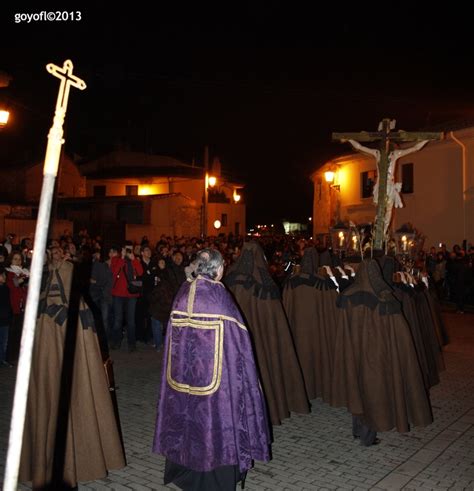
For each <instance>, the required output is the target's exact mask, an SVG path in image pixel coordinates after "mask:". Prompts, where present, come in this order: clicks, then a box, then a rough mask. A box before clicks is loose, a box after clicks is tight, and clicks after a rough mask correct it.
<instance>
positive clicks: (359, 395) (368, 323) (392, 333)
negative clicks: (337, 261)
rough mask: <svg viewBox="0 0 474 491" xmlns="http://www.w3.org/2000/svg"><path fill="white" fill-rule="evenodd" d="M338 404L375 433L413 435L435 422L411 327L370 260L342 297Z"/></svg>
mask: <svg viewBox="0 0 474 491" xmlns="http://www.w3.org/2000/svg"><path fill="white" fill-rule="evenodd" d="M338 306H339V307H340V312H339V314H340V315H339V316H338V322H337V328H336V350H335V360H334V371H333V384H332V400H331V404H332V405H334V406H345V407H347V408H348V410H349V411H350V412H351V413H352V414H353V415H354V416H357V417H359V418H360V419H361V420H362V422H363V423H364V424H365V425H367V426H368V427H370V428H372V429H373V430H375V431H388V430H391V429H392V428H396V429H397V431H400V432H406V431H409V428H410V425H414V426H426V425H428V424H430V423H431V422H432V421H433V417H432V413H431V406H430V401H429V396H428V392H427V390H426V389H425V385H424V381H423V376H422V373H421V369H420V366H419V363H418V359H417V355H416V352H415V347H414V345H413V339H412V336H411V332H410V328H409V327H408V324H407V322H406V320H405V318H404V317H403V315H402V312H401V306H400V303H399V301H398V300H397V299H396V298H395V297H394V295H393V293H392V291H391V288H390V287H389V286H388V285H387V284H386V283H385V281H384V280H383V277H382V272H381V270H380V267H379V265H378V263H377V262H376V261H375V260H373V259H368V260H364V261H363V262H362V263H361V264H360V266H359V268H358V270H357V275H356V278H355V281H354V283H353V284H352V285H351V286H349V287H348V288H347V289H346V290H345V291H344V292H342V293H341V295H340V296H339V299H338Z"/></svg>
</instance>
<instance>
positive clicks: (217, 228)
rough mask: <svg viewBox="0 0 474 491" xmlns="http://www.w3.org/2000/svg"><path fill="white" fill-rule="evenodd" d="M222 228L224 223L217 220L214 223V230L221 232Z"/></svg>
mask: <svg viewBox="0 0 474 491" xmlns="http://www.w3.org/2000/svg"><path fill="white" fill-rule="evenodd" d="M221 226H222V223H221V221H220V220H215V221H214V228H215V229H216V230H219V229H220V228H221Z"/></svg>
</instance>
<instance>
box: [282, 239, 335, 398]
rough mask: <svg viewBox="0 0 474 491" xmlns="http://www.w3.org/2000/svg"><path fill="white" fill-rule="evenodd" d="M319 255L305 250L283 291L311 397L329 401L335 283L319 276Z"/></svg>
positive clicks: (313, 251) (312, 249)
mask: <svg viewBox="0 0 474 491" xmlns="http://www.w3.org/2000/svg"><path fill="white" fill-rule="evenodd" d="M318 266H319V258H318V253H317V252H316V249H315V248H314V247H310V248H307V249H305V251H304V255H303V259H302V261H301V269H300V271H299V272H298V273H297V274H295V275H294V276H292V277H291V278H289V279H288V280H287V282H286V284H285V288H284V290H283V306H284V307H285V310H286V313H287V316H288V321H289V323H290V328H291V332H292V334H293V339H294V341H295V347H296V353H297V355H298V359H299V361H300V364H301V369H302V371H303V378H304V382H305V386H306V391H307V393H308V397H309V399H310V400H312V399H316V398H317V397H321V398H322V399H323V400H325V401H327V402H329V401H330V396H331V382H332V369H333V362H334V341H335V337H334V334H335V332H336V331H335V323H336V313H337V306H336V299H337V291H336V285H335V284H334V283H333V282H332V281H331V279H330V278H328V277H323V276H320V275H318V274H317V273H318Z"/></svg>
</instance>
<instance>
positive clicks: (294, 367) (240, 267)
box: [224, 242, 309, 425]
mask: <svg viewBox="0 0 474 491" xmlns="http://www.w3.org/2000/svg"><path fill="white" fill-rule="evenodd" d="M224 283H225V284H226V285H227V286H228V288H229V289H230V291H231V292H232V293H233V295H234V297H235V299H236V301H237V304H238V305H239V307H240V309H241V311H242V313H243V315H244V317H245V319H246V321H247V322H246V324H247V325H248V327H249V332H250V334H251V336H252V339H253V343H254V347H255V353H256V359H257V365H258V369H259V372H260V377H261V380H262V385H263V392H264V394H265V398H266V402H267V406H268V411H269V415H270V420H271V422H272V424H274V425H279V424H281V420H283V419H285V418H288V417H289V416H290V411H294V412H296V413H308V412H309V403H308V399H307V396H306V392H305V388H304V382H303V376H302V373H301V368H300V365H299V363H298V359H297V356H296V351H295V347H294V344H293V339H292V337H291V333H290V328H289V326H288V320H287V318H286V315H285V311H284V309H283V305H282V302H281V295H280V292H279V290H278V287H277V285H276V284H275V282H274V281H273V280H272V278H271V276H270V274H269V272H268V268H267V263H266V261H265V256H264V254H263V250H262V248H261V247H260V246H259V245H258V244H257V243H256V242H246V243H245V244H244V246H243V248H242V252H241V254H240V256H239V258H238V259H237V261H236V262H235V263H234V264H233V265H232V267H231V268H230V269H229V272H228V273H227V275H226V278H225V280H224Z"/></svg>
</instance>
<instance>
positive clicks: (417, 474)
mask: <svg viewBox="0 0 474 491" xmlns="http://www.w3.org/2000/svg"><path fill="white" fill-rule="evenodd" d="M444 315H445V319H446V322H447V325H448V330H449V333H450V336H451V338H452V339H451V344H450V345H449V346H447V347H446V350H445V360H446V366H447V370H446V371H445V372H443V373H442V378H441V384H440V385H438V386H437V387H435V388H433V389H432V393H431V395H432V397H431V400H432V405H433V412H434V419H435V421H434V423H433V424H432V425H431V426H429V427H428V428H424V429H414V430H413V431H412V432H410V433H408V434H399V433H396V432H388V433H382V434H379V437H380V438H381V443H380V444H379V445H377V446H374V447H370V448H364V447H361V446H359V444H358V442H356V441H354V440H353V438H352V433H351V417H350V415H349V414H348V413H347V411H346V410H344V409H339V410H337V409H333V408H331V407H329V406H327V405H325V404H323V403H321V402H320V401H313V407H312V412H311V414H310V415H305V416H297V415H294V416H293V417H292V418H290V419H289V420H285V423H284V424H283V425H282V426H280V427H275V428H274V429H273V432H274V444H273V447H272V448H273V459H272V460H271V462H270V463H268V464H262V463H256V465H255V468H254V469H253V470H252V471H251V472H249V474H248V477H247V481H246V486H245V489H247V490H248V491H252V490H271V491H278V490H356V491H359V490H366V489H373V490H382V489H406V490H425V489H433V490H441V489H452V490H463V489H464V490H474V315H473V314H465V315H459V314H454V313H445V314H444ZM160 356H161V355H159V354H157V353H156V352H155V351H154V350H153V349H151V348H150V347H146V346H143V345H142V346H140V347H139V351H138V352H137V353H132V354H128V353H126V352H119V353H117V352H114V360H115V376H116V381H117V385H118V390H117V397H118V403H119V408H120V416H121V424H122V429H123V435H124V440H125V448H126V452H127V460H128V466H127V467H126V468H124V469H122V470H120V471H116V472H111V473H110V475H109V476H108V477H107V478H105V479H102V480H99V481H95V482H91V483H82V484H81V485H80V486H79V489H80V490H109V489H114V490H117V491H119V490H130V489H133V490H137V491H145V490H157V489H177V488H175V487H174V486H169V487H166V486H163V485H162V482H163V466H164V460H163V458H161V457H160V456H157V455H154V454H152V453H151V445H152V439H153V431H154V422H155V421H154V420H155V406H156V399H157V389H158V381H159V376H160V364H161V359H160ZM14 377H15V371H14V370H8V369H2V370H1V371H0V391H1V394H2V396H1V398H0V472H1V475H2V476H3V472H4V463H5V454H6V445H7V436H8V435H7V433H8V425H9V415H10V410H11V403H12V397H13V384H14ZM19 489H22V490H23V489H30V488H28V487H27V486H19Z"/></svg>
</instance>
